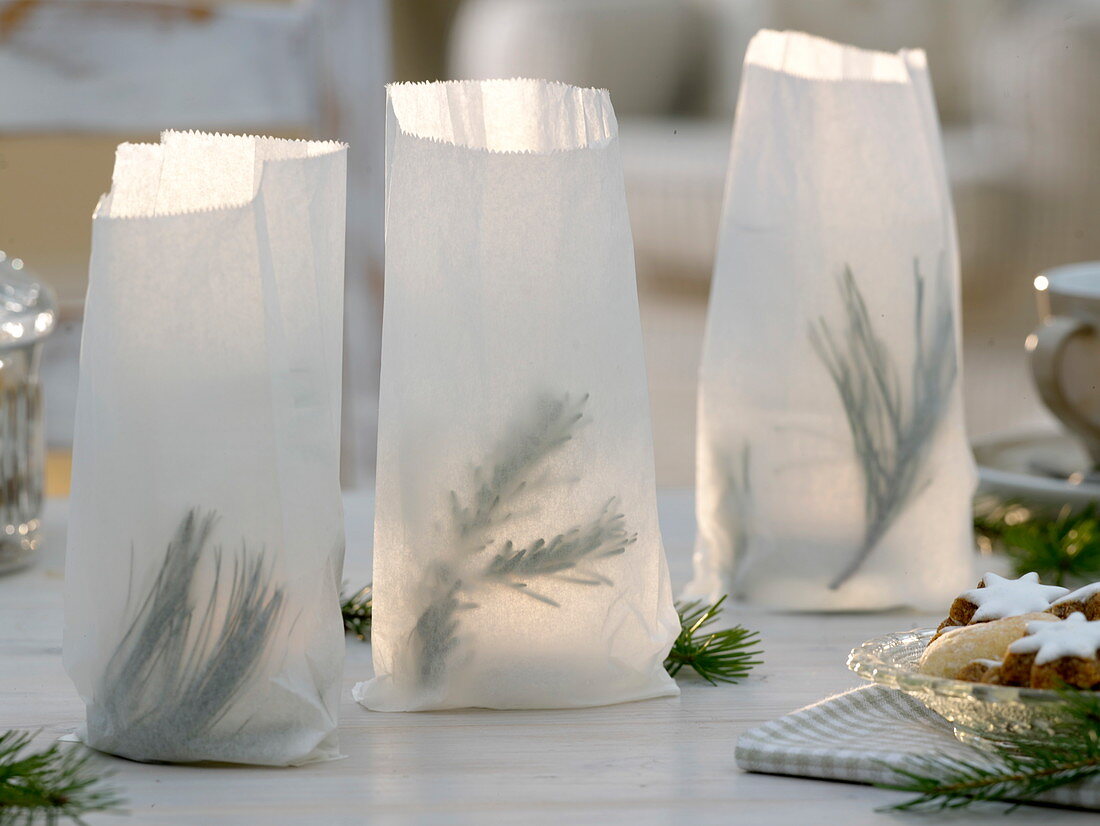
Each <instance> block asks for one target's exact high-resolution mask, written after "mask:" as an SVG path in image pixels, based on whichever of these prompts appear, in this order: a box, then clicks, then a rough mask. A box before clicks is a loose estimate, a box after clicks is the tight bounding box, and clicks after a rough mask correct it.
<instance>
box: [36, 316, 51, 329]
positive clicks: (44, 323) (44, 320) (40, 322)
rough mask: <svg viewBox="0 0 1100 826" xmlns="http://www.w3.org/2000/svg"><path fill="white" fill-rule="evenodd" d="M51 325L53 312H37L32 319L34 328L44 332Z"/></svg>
mask: <svg viewBox="0 0 1100 826" xmlns="http://www.w3.org/2000/svg"><path fill="white" fill-rule="evenodd" d="M52 326H53V313H39V314H38V317H37V318H35V320H34V329H35V330H36V331H37V332H39V333H44V332H46V331H47V330H48V329H50V327H52Z"/></svg>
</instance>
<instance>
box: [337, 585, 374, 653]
mask: <svg viewBox="0 0 1100 826" xmlns="http://www.w3.org/2000/svg"><path fill="white" fill-rule="evenodd" d="M373 606H374V590H373V589H372V588H371V585H370V584H369V583H368V584H367V585H365V586H364V587H362V588H360V589H359V590H358V591H356V592H355V593H354V594H352V595H351V596H345V595H344V594H340V613H341V615H342V616H343V618H344V631H345V632H346V633H348V634H354V635H355V637H356V639H360V640H363V641H366V640H369V639H370V624H371V611H372V608H373Z"/></svg>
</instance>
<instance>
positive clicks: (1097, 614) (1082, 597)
mask: <svg viewBox="0 0 1100 826" xmlns="http://www.w3.org/2000/svg"><path fill="white" fill-rule="evenodd" d="M1050 612H1051V613H1052V614H1054V615H1055V616H1059V617H1062V619H1065V618H1066V617H1068V616H1069V615H1070V614H1075V613H1082V614H1084V615H1085V619H1088V620H1100V582H1094V583H1092V585H1086V586H1085V587H1084V588H1078V589H1077V590H1076V591H1074V592H1073V593H1070V594H1066V595H1065V596H1064V597H1060V598H1058V599H1056V600H1054V602H1053V603H1052V604H1051V606H1050Z"/></svg>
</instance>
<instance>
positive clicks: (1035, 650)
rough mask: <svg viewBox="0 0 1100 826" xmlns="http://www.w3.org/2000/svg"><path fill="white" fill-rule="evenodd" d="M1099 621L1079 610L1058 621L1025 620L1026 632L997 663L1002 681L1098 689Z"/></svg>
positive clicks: (1052, 686)
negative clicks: (1089, 619)
mask: <svg viewBox="0 0 1100 826" xmlns="http://www.w3.org/2000/svg"><path fill="white" fill-rule="evenodd" d="M1098 653H1100V621H1093V622H1090V621H1088V620H1087V619H1085V615H1084V614H1082V613H1075V614H1070V615H1069V616H1068V617H1066V618H1065V619H1064V620H1061V621H1060V622H1031V623H1028V627H1027V634H1026V636H1023V637H1021V638H1020V639H1018V640H1016V641H1015V642H1014V643H1012V644H1011V645H1009V646H1008V653H1006V654H1005V658H1004V662H1003V663H1002V664H1001V671H1000V681H1001V682H1002V683H1004V684H1005V685H1020V686H1030V687H1031V688H1058V687H1059V686H1061V685H1069V686H1073V687H1074V688H1087V689H1100V659H1098V658H1097V654H1098Z"/></svg>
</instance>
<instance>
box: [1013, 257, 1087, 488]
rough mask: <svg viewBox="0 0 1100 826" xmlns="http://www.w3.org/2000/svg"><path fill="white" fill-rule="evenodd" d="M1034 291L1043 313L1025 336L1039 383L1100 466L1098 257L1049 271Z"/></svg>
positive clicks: (1057, 413)
mask: <svg viewBox="0 0 1100 826" xmlns="http://www.w3.org/2000/svg"><path fill="white" fill-rule="evenodd" d="M1035 289H1036V292H1037V294H1038V298H1039V311H1040V314H1041V316H1042V317H1043V323H1042V324H1041V325H1040V326H1039V328H1038V329H1037V330H1036V331H1035V332H1034V333H1032V334H1031V335H1030V336H1028V339H1027V349H1028V351H1029V352H1030V354H1031V372H1032V375H1033V376H1034V378H1035V384H1036V386H1037V388H1038V390H1039V395H1040V396H1041V397H1042V399H1043V403H1044V404H1045V405H1046V406H1047V408H1048V409H1049V410H1050V412H1051V413H1053V414H1054V415H1055V416H1057V417H1058V419H1059V420H1061V422H1062V424H1064V425H1065V426H1066V427H1067V428H1069V429H1070V431H1072V432H1073V434H1074V435H1075V436H1077V437H1078V438H1079V439H1081V441H1082V442H1083V443H1084V446H1085V447H1086V448H1087V449H1088V452H1089V455H1090V456H1091V458H1092V463H1093V468H1094V469H1097V468H1100V261H1090V262H1087V263H1082V264H1070V265H1068V266H1064V267H1056V268H1054V269H1051V270H1047V271H1046V272H1044V273H1042V274H1041V275H1039V276H1037V277H1036V279H1035Z"/></svg>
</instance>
